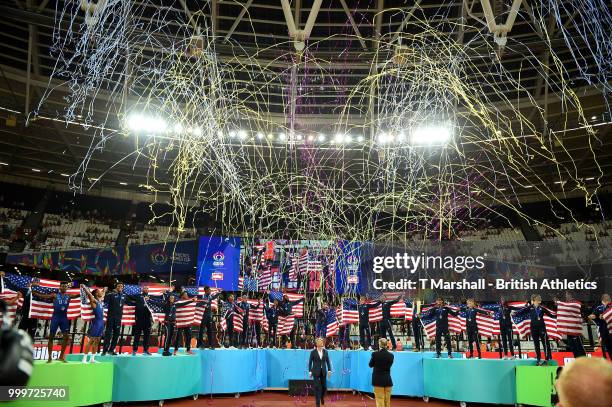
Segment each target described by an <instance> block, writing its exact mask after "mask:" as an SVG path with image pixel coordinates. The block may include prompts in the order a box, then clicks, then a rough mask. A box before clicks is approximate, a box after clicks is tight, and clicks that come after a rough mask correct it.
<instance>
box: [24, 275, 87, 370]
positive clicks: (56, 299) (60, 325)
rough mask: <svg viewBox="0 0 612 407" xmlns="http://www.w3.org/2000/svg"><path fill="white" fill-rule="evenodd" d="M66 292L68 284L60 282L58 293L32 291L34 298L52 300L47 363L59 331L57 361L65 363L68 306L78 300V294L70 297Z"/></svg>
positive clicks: (68, 325) (68, 323)
mask: <svg viewBox="0 0 612 407" xmlns="http://www.w3.org/2000/svg"><path fill="white" fill-rule="evenodd" d="M67 290H68V282H66V281H62V282H61V283H60V286H59V291H58V292H56V293H51V294H42V293H37V292H36V291H32V294H33V295H34V296H35V297H38V298H42V299H43V300H53V315H52V316H51V325H50V326H51V328H50V329H49V343H48V344H47V349H48V352H49V357H48V360H47V363H51V361H52V360H51V355H52V353H53V340H54V339H55V334H56V333H57V330H58V329H59V330H60V332H61V333H62V350H61V352H60V357H59V359H60V360H61V361H62V362H64V363H66V347H67V346H68V336H69V335H68V333H69V332H68V331H69V330H70V321H68V305H70V300H71V299H72V298H79V297H80V294H73V295H70V294H68V293H66V291H67Z"/></svg>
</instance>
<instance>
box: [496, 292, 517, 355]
mask: <svg viewBox="0 0 612 407" xmlns="http://www.w3.org/2000/svg"><path fill="white" fill-rule="evenodd" d="M514 309H515V308H513V307H511V306H509V305H508V303H507V302H506V301H505V300H504V299H503V298H501V299H500V301H499V302H498V303H497V304H495V306H494V308H493V310H494V311H495V312H497V313H499V334H500V337H501V340H500V341H499V357H500V359H501V357H502V354H503V356H504V357H514V344H513V343H512V342H513V341H512V311H513V310H514Z"/></svg>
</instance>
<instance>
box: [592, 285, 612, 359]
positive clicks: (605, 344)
mask: <svg viewBox="0 0 612 407" xmlns="http://www.w3.org/2000/svg"><path fill="white" fill-rule="evenodd" d="M611 314H612V303H611V302H610V294H604V295H602V296H601V304H599V305H597V306H595V308H593V312H592V313H591V315H589V319H590V320H592V321H593V322H595V324H596V325H597V328H598V330H599V340H600V341H601V353H602V355H603V357H604V358H606V353H607V355H608V356H609V357H610V360H612V335H611V334H610V330H609V329H608V321H607V320H606V318H605V317H606V316H607V315H611Z"/></svg>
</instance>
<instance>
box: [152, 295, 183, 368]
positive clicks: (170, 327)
mask: <svg viewBox="0 0 612 407" xmlns="http://www.w3.org/2000/svg"><path fill="white" fill-rule="evenodd" d="M175 300H176V297H175V295H174V294H172V293H169V294H168V295H166V300H165V301H164V300H158V299H152V298H149V300H148V302H149V303H151V304H155V305H158V306H160V307H161V308H162V309H163V311H164V322H163V324H164V331H165V338H164V351H163V353H162V355H163V356H170V355H171V353H170V346H171V345H172V342H173V339H174V333H175V330H176V309H177V308H180V307H183V306H186V305H188V304H189V303H190V302H189V301H185V302H183V303H181V304H176V303H175ZM176 345H177V343H176V341H175V343H174V346H175V353H176Z"/></svg>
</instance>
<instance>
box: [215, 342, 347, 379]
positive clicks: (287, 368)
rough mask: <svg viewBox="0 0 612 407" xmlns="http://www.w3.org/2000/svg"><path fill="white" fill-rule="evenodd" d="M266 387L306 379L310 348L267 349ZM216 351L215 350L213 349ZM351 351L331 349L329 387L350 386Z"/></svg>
mask: <svg viewBox="0 0 612 407" xmlns="http://www.w3.org/2000/svg"><path fill="white" fill-rule="evenodd" d="M266 351H267V357H268V360H267V362H268V385H267V387H268V388H288V387H289V380H308V379H309V377H308V357H309V355H310V350H304V349H290V350H288V349H267V350H266ZM215 352H216V351H215ZM352 353H353V352H352V351H340V350H331V351H329V356H330V359H331V363H332V370H333V374H332V377H331V378H330V379H328V380H327V387H328V388H329V389H348V388H350V373H351V354H352Z"/></svg>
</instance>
